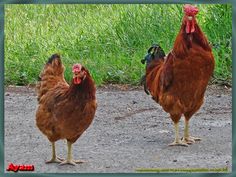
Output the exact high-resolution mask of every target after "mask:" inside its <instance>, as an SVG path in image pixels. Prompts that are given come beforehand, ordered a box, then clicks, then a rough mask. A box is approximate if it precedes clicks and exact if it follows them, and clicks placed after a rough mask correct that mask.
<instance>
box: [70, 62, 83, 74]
mask: <svg viewBox="0 0 236 177" xmlns="http://www.w3.org/2000/svg"><path fill="white" fill-rule="evenodd" d="M81 69H82V65H81V64H79V63H77V64H74V65H73V67H72V72H73V73H74V72H80V71H81Z"/></svg>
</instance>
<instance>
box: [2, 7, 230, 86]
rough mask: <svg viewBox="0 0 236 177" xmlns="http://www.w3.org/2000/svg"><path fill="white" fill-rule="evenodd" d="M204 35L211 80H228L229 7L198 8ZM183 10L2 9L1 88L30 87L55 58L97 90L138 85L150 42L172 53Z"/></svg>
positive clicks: (96, 8) (94, 8)
mask: <svg viewBox="0 0 236 177" xmlns="http://www.w3.org/2000/svg"><path fill="white" fill-rule="evenodd" d="M199 9H200V12H199V14H198V16H197V19H198V21H199V24H200V26H201V28H202V30H203V31H204V32H205V33H206V35H207V36H208V39H209V41H210V43H211V44H212V45H213V46H214V47H213V52H214V56H215V60H216V64H217V66H216V68H215V73H214V74H215V77H216V78H217V79H224V80H225V79H229V80H231V78H232V47H231V40H232V6H231V5H199ZM182 15H183V14H182V5H160V4H149V5H138V4H136V5H79V4H78V5H5V84H6V85H9V84H13V85H25V84H34V83H35V82H36V80H37V78H38V75H39V73H40V71H41V69H42V67H43V65H44V63H45V62H46V61H47V59H48V58H49V57H50V56H51V55H52V54H53V53H60V54H61V55H62V58H63V63H64V65H65V66H66V72H65V76H66V80H68V81H69V80H70V79H71V77H72V75H71V66H72V64H73V63H78V62H79V63H82V64H83V65H85V66H86V67H87V68H88V69H89V70H90V72H91V74H92V76H93V78H94V79H95V81H96V84H97V85H101V84H106V83H120V84H123V83H129V84H133V85H137V84H138V83H139V80H140V77H141V75H142V74H143V72H144V68H145V67H144V66H143V65H142V64H141V63H140V60H141V59H142V58H143V57H144V55H145V54H146V52H147V49H148V48H149V47H150V45H151V44H152V43H159V44H160V45H161V46H162V47H163V49H164V50H165V52H166V53H167V52H168V51H169V50H171V48H172V46H173V42H174V40H175V37H176V35H177V33H178V32H179V29H180V25H181V19H182Z"/></svg>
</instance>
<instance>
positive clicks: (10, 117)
mask: <svg viewBox="0 0 236 177" xmlns="http://www.w3.org/2000/svg"><path fill="white" fill-rule="evenodd" d="M97 99H98V109H97V112H96V117H95V119H94V121H93V123H92V125H91V126H90V127H89V128H88V130H87V131H86V132H85V133H84V134H83V136H82V137H81V138H80V139H78V140H77V142H76V143H75V144H74V146H73V155H74V157H75V159H77V158H79V159H82V160H85V161H87V162H86V163H83V164H79V165H77V166H69V165H66V166H59V165H58V164H45V161H46V160H49V158H51V145H50V143H49V141H48V140H47V138H46V137H45V136H44V135H43V134H42V133H41V132H40V131H39V130H38V129H37V127H36V125H35V111H36V108H37V101H36V95H35V93H34V90H33V89H30V88H26V87H9V88H6V92H5V121H4V122H5V169H6V168H7V166H8V164H9V163H11V162H12V163H14V164H33V165H34V166H35V171H34V172H41V173H47V172H49V173H54V172H58V173H62V172H69V173H99V172H108V173H110V172H112V173H116V172H118V173H120V172H137V171H136V170H137V169H140V168H224V167H229V168H228V170H229V171H231V165H232V158H231V156H232V147H231V145H232V94H231V91H230V90H228V89H225V88H222V87H216V86H211V87H209V88H208V90H207V93H206V97H205V103H204V105H203V106H202V107H201V109H200V111H199V112H198V113H196V114H195V116H194V117H192V119H191V121H190V132H191V133H192V134H194V135H195V136H198V137H202V138H203V140H202V141H201V142H197V143H195V144H193V145H191V146H189V147H168V146H167V145H168V143H171V142H172V141H173V140H174V127H173V124H172V122H171V119H170V118H169V116H168V114H167V113H165V112H164V111H163V110H162V109H161V107H160V106H159V105H158V104H156V103H155V102H154V101H153V100H152V99H151V98H149V97H148V96H147V95H146V94H145V93H144V92H143V90H140V89H124V88H123V89H117V88H116V89H114V88H101V89H98V91H97ZM183 125H184V122H183V120H181V122H180V133H181V135H182V134H183ZM56 148H57V153H58V155H59V156H61V157H64V158H65V157H66V153H67V149H66V142H65V140H61V141H58V142H57V143H56Z"/></svg>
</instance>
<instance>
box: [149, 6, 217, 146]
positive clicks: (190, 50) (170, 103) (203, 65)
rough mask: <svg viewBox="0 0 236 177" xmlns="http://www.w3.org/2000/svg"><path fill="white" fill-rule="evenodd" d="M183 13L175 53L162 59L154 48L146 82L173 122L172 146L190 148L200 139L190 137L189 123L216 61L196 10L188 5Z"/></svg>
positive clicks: (156, 48) (175, 43)
mask: <svg viewBox="0 0 236 177" xmlns="http://www.w3.org/2000/svg"><path fill="white" fill-rule="evenodd" d="M184 13H185V14H184V17H183V21H182V26H181V29H180V32H179V34H178V35H177V37H176V40H175V42H174V47H173V49H172V51H171V52H170V53H169V54H168V55H167V56H166V57H163V58H159V57H158V52H159V50H160V49H159V47H158V46H156V47H153V49H152V55H151V56H152V61H151V62H150V63H149V65H148V66H147V68H146V83H147V89H148V90H149V91H150V94H151V95H152V96H153V99H154V100H155V101H156V102H157V103H159V104H160V105H161V106H162V108H163V109H164V110H165V111H166V112H167V113H169V114H170V117H171V119H172V121H173V122H174V126H175V140H174V142H173V143H171V144H170V145H183V146H188V144H192V143H194V142H195V141H198V140H200V138H195V137H192V136H190V135H189V120H190V118H191V117H192V115H193V114H194V113H196V111H198V110H199V108H200V107H201V105H202V104H203V99H204V93H205V91H206V87H207V85H208V81H209V79H210V77H211V76H212V74H213V70H214V65H215V62H214V57H213V54H212V50H211V47H210V45H209V43H208V40H207V38H206V36H205V35H204V34H203V32H202V31H201V29H200V27H199V25H198V24H197V21H196V19H195V15H196V14H197V13H198V9H197V7H195V6H192V5H185V6H184ZM182 115H184V117H185V128H184V137H183V139H180V138H179V125H178V123H179V120H180V118H181V116H182Z"/></svg>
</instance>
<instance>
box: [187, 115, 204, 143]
mask: <svg viewBox="0 0 236 177" xmlns="http://www.w3.org/2000/svg"><path fill="white" fill-rule="evenodd" d="M183 141H184V142H186V143H188V144H192V143H195V141H201V138H196V137H192V136H190V135H189V119H187V118H185V127H184V138H183Z"/></svg>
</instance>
